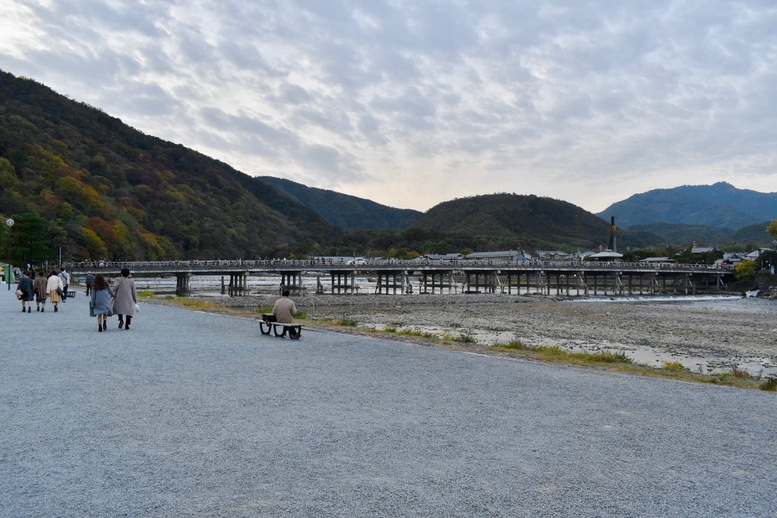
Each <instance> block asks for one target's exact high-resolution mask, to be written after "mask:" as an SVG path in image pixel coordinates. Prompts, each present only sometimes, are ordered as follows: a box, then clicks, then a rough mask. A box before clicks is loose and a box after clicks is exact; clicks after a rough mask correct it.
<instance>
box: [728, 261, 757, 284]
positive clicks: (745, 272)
mask: <svg viewBox="0 0 777 518" xmlns="http://www.w3.org/2000/svg"><path fill="white" fill-rule="evenodd" d="M757 272H758V266H757V265H756V264H755V262H753V261H742V262H741V263H739V264H738V265H736V267H735V268H734V278H735V279H736V280H737V281H749V280H751V279H752V278H753V277H755V274H756V273H757Z"/></svg>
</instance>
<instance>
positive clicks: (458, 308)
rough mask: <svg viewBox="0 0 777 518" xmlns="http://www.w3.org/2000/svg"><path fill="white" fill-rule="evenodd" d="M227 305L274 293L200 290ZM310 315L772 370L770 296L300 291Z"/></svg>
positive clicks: (248, 304)
mask: <svg viewBox="0 0 777 518" xmlns="http://www.w3.org/2000/svg"><path fill="white" fill-rule="evenodd" d="M207 300H210V301H213V302H217V303H218V304H220V305H223V306H226V307H233V308H242V309H250V310H256V309H258V308H262V307H265V308H266V307H270V306H272V303H273V301H274V300H275V296H272V295H256V296H249V297H216V298H214V297H208V298H207ZM295 301H296V303H297V307H298V308H299V309H300V310H301V311H304V312H305V313H306V315H307V316H308V318H310V319H311V320H328V321H341V322H349V323H351V324H354V325H355V326H358V327H360V328H366V329H370V330H377V331H385V330H387V329H388V330H391V331H395V332H401V331H406V332H410V333H417V334H430V335H432V336H435V337H438V338H443V337H449V338H450V337H452V338H459V339H462V341H464V342H467V343H473V344H477V345H479V346H481V347H485V348H489V347H493V346H495V345H499V344H507V343H511V342H516V341H519V342H521V343H523V344H526V345H528V346H558V347H560V348H562V349H564V350H568V351H586V352H612V353H623V354H625V355H626V356H627V357H629V358H631V359H632V360H634V361H635V362H638V363H643V364H646V365H651V366H654V367H660V366H662V365H663V364H664V362H673V363H675V362H676V363H679V364H682V365H683V366H684V367H686V368H688V369H689V370H691V371H693V372H699V373H702V374H711V373H720V372H731V371H732V370H734V369H737V370H740V371H745V372H748V373H749V374H751V375H754V376H771V375H777V301H773V300H767V299H755V298H751V299H743V298H736V297H717V298H712V297H709V298H694V297H676V298H665V299H657V298H653V299H633V300H624V299H600V300H596V301H592V300H560V299H553V298H547V297H542V296H514V297H508V296H504V295H423V296H421V295H416V296H396V297H394V296H386V295H350V296H326V295H323V296H322V295H309V296H304V297H297V298H295Z"/></svg>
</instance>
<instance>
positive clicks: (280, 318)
mask: <svg viewBox="0 0 777 518" xmlns="http://www.w3.org/2000/svg"><path fill="white" fill-rule="evenodd" d="M272 314H273V315H275V319H276V322H284V323H287V324H291V323H292V322H293V321H294V315H296V314H297V306H295V305H294V301H293V300H291V299H290V298H289V290H283V291H282V292H281V298H279V299H278V300H276V301H275V304H273V307H272ZM281 336H286V328H284V329H283V333H281ZM296 336H297V332H296V331H295V330H293V329H291V328H289V338H295V337H296Z"/></svg>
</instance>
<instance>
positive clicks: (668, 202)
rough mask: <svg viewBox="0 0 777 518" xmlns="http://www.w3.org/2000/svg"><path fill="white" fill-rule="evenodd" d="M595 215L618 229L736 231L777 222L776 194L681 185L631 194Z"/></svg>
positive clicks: (720, 185) (721, 185) (718, 185)
mask: <svg viewBox="0 0 777 518" xmlns="http://www.w3.org/2000/svg"><path fill="white" fill-rule="evenodd" d="M599 215H600V216H602V217H609V216H615V218H616V220H617V221H618V222H619V225H620V226H621V227H632V226H635V225H650V224H652V223H676V224H683V225H703V226H708V227H714V228H725V229H740V228H742V227H746V226H749V225H754V224H757V223H761V222H763V221H770V220H773V219H777V193H761V192H756V191H751V190H746V189H737V188H736V187H734V186H733V185H730V184H728V183H725V182H719V183H716V184H714V185H685V186H682V187H675V188H673V189H656V190H652V191H648V192H645V193H641V194H635V195H634V196H631V197H630V198H628V199H626V200H623V201H619V202H617V203H614V204H612V205H611V206H609V207H608V208H607V209H605V210H604V211H602V212H600V213H599Z"/></svg>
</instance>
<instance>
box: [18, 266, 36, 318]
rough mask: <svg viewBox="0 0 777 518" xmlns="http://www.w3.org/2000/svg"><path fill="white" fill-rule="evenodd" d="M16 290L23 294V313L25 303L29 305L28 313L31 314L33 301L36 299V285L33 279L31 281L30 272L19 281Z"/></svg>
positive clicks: (20, 298)
mask: <svg viewBox="0 0 777 518" xmlns="http://www.w3.org/2000/svg"><path fill="white" fill-rule="evenodd" d="M16 289H17V290H19V291H21V292H22V294H21V296H20V297H19V300H21V301H22V313H24V303H25V302H26V303H27V313H31V312H32V309H31V307H32V301H33V300H34V299H35V285H34V283H33V281H32V279H30V272H24V275H22V277H21V279H19V284H17V285H16Z"/></svg>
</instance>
